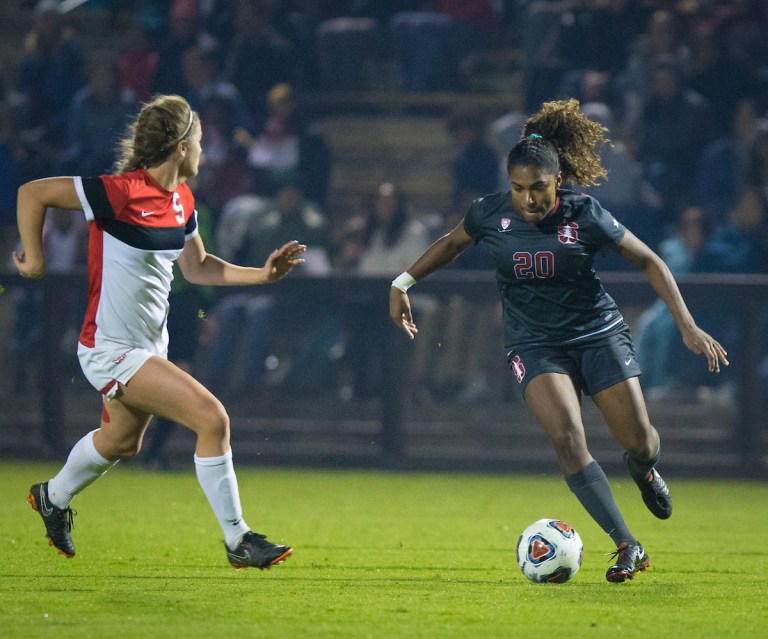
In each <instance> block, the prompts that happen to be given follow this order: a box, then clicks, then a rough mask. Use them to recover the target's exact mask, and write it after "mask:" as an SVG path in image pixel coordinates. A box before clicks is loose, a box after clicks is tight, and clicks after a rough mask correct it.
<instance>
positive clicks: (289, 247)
mask: <svg viewBox="0 0 768 639" xmlns="http://www.w3.org/2000/svg"><path fill="white" fill-rule="evenodd" d="M306 250H307V247H306V245H304V244H299V242H298V241H297V240H293V241H291V242H287V243H286V244H283V245H282V246H281V247H280V248H279V249H277V250H275V251H272V253H271V254H270V255H269V257H268V258H267V261H266V263H265V264H264V271H265V272H266V274H267V282H269V283H270V284H271V283H272V282H277V281H278V280H279V279H282V278H283V277H285V276H286V275H288V273H290V272H291V271H292V270H293V269H294V268H296V267H297V266H299V265H300V264H303V263H304V258H302V257H300V256H301V254H302V253H304V251H306Z"/></svg>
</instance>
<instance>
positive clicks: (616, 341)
mask: <svg viewBox="0 0 768 639" xmlns="http://www.w3.org/2000/svg"><path fill="white" fill-rule="evenodd" d="M509 367H510V368H511V369H512V371H513V372H514V373H515V377H516V378H517V381H518V382H519V383H520V384H521V385H522V391H523V394H525V388H526V386H527V385H528V384H529V382H530V381H531V380H532V379H533V378H534V377H536V376H537V375H541V374H542V373H564V374H566V375H569V376H570V377H571V378H572V379H573V381H574V383H575V384H576V387H577V388H578V389H579V390H581V391H582V392H583V393H584V394H585V395H595V394H596V393H599V392H600V391H602V390H605V389H606V388H609V387H611V386H613V385H614V384H618V383H619V382H621V381H623V380H625V379H629V378H630V377H637V376H638V375H640V373H641V370H640V365H639V364H638V363H637V358H636V357H635V347H634V345H633V344H632V336H631V335H630V333H629V328H624V330H623V331H621V332H620V333H616V334H614V335H610V336H608V337H604V338H602V339H599V340H591V341H589V342H587V343H585V344H567V345H562V346H532V347H528V348H526V347H522V348H520V349H516V350H513V351H512V352H511V353H510V355H509Z"/></svg>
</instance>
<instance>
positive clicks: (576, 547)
mask: <svg viewBox="0 0 768 639" xmlns="http://www.w3.org/2000/svg"><path fill="white" fill-rule="evenodd" d="M583 554H584V547H583V546H582V543H581V537H579V533H577V532H576V529H575V528H573V526H571V525H569V524H566V523H565V522H564V521H560V520H559V519H539V521H535V522H533V523H532V524H531V525H530V526H528V528H526V529H525V530H524V531H523V534H522V535H520V539H518V540H517V565H518V566H520V570H522V571H523V574H524V575H525V576H526V577H528V579H530V580H531V581H533V582H535V583H550V584H562V583H565V582H566V581H568V580H569V579H572V578H573V576H574V575H575V574H576V573H577V572H579V568H580V567H581V558H582V556H583Z"/></svg>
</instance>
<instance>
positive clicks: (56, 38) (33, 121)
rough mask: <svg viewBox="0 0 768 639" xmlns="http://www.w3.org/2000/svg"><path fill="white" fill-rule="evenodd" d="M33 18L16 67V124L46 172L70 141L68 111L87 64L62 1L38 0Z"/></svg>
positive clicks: (39, 165) (42, 171)
mask: <svg viewBox="0 0 768 639" xmlns="http://www.w3.org/2000/svg"><path fill="white" fill-rule="evenodd" d="M33 17H34V23H33V26H32V30H31V31H30V32H29V33H28V34H27V35H26V37H25V39H24V50H23V52H22V54H21V58H20V61H19V65H18V70H17V78H18V81H17V85H16V87H17V90H18V92H19V97H20V99H21V103H20V105H19V108H18V113H19V114H20V117H19V122H18V124H19V125H20V127H21V130H22V139H23V141H24V143H25V145H27V146H28V148H29V152H30V155H31V156H34V158H35V164H36V167H35V168H36V172H37V173H40V174H45V173H47V172H49V171H51V170H52V165H51V161H52V159H53V155H54V154H55V152H56V151H58V150H60V149H61V148H62V147H63V146H64V145H65V144H66V142H67V138H66V132H67V112H68V109H69V105H70V104H71V102H72V98H73V96H74V95H75V93H76V92H77V91H78V90H79V89H80V88H81V87H82V86H83V84H84V83H85V66H84V55H83V48H82V46H81V44H80V41H79V39H78V36H77V35H76V34H75V32H74V31H73V30H72V29H71V27H70V26H69V25H68V23H67V22H66V18H65V16H63V15H62V14H61V13H59V11H58V2H56V1H55V0H40V2H38V3H37V5H36V6H35V9H34V15H33Z"/></svg>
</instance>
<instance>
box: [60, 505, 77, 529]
mask: <svg viewBox="0 0 768 639" xmlns="http://www.w3.org/2000/svg"><path fill="white" fill-rule="evenodd" d="M59 510H60V511H61V512H60V516H59V523H60V524H61V527H62V528H64V529H65V530H67V531H68V532H71V531H73V530H74V529H75V520H74V516H75V515H76V514H77V511H76V510H72V509H71V508H60V509H59Z"/></svg>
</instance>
